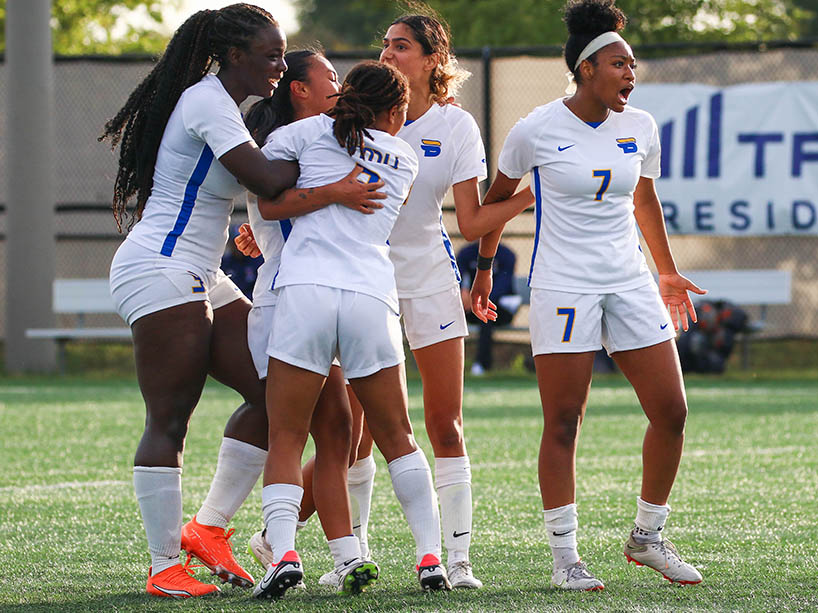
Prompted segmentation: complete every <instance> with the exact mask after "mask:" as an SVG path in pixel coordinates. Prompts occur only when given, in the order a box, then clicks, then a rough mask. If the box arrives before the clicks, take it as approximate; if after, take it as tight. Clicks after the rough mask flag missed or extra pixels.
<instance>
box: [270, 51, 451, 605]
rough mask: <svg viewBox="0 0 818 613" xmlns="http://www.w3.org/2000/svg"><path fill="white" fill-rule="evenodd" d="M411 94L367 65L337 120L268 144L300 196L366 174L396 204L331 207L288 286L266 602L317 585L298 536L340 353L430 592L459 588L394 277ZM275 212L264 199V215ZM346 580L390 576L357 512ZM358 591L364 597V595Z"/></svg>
mask: <svg viewBox="0 0 818 613" xmlns="http://www.w3.org/2000/svg"><path fill="white" fill-rule="evenodd" d="M407 101H408V86H407V83H406V79H405V78H404V77H403V76H402V75H401V74H400V73H399V72H398V71H397V70H395V69H394V68H391V67H389V66H385V65H383V64H380V63H377V62H363V63H361V64H358V65H357V66H356V67H355V68H353V70H352V71H351V72H350V73H349V75H347V78H346V80H345V82H344V86H343V88H342V91H341V94H340V96H339V98H338V100H337V102H336V105H335V107H334V108H333V109H332V111H330V114H331V117H328V116H326V115H319V116H317V117H310V118H307V119H304V120H302V121H299V122H295V123H293V124H290V125H289V126H284V127H282V128H280V129H279V130H277V131H276V132H275V133H274V135H273V138H272V140H271V141H270V142H269V143H267V144H266V145H265V146H264V149H263V151H264V153H265V155H267V156H269V157H271V158H272V159H286V160H297V161H298V162H299V165H300V168H301V175H300V177H299V180H298V184H297V186H298V187H301V188H307V189H308V188H310V187H312V186H318V185H325V184H327V183H329V182H331V181H333V180H337V179H338V178H339V177H338V175H339V174H340V175H341V176H343V175H345V174H347V173H348V172H349V171H350V170H351V169H352V168H353V167H354V166H355V165H356V163H357V164H358V165H360V166H361V167H363V169H364V170H363V173H362V174H365V175H367V176H368V177H369V178H370V179H371V180H380V179H383V181H384V182H385V184H386V185H385V190H386V193H387V198H386V199H385V200H384V205H385V206H384V208H383V209H381V210H379V211H378V212H377V214H376V215H372V216H363V215H352V214H350V213H349V212H348V210H347V209H345V208H343V207H340V206H332V205H331V206H329V207H324V208H321V209H320V210H317V211H315V212H312V213H309V214H307V215H303V216H301V217H298V218H297V219H296V220H295V222H294V223H293V226H292V230H291V232H290V235H289V237H288V239H287V241H286V243H285V244H284V248H283V250H282V253H281V264H280V267H279V271H278V274H277V275H276V277H275V280H274V287H275V288H276V290H277V291H278V294H279V295H278V301H277V304H276V314H275V317H274V318H273V326H272V330H271V334H270V342H269V345H268V347H267V354H268V355H269V356H270V361H269V365H268V369H267V372H268V379H267V392H268V393H267V408H268V420H269V423H270V429H269V447H268V456H267V463H266V465H265V470H264V483H265V486H264V489H263V491H262V505H263V513H264V523H265V528H266V538H267V541H268V543H269V545H270V546H271V548H272V551H273V561H272V564H271V565H270V567H269V569H268V570H267V573H266V574H265V576H264V578H263V579H262V580H261V581H260V582H259V584H258V585H257V586H256V589H255V590H254V595H255V596H257V597H258V598H280V597H281V596H282V595H283V594H284V592H285V591H286V590H287V589H288V588H289V587H292V586H293V585H295V584H296V583H297V582H298V581H299V580H300V579H301V578H302V576H303V571H302V566H301V560H300V558H299V556H298V554H297V553H296V551H295V531H296V524H297V521H298V511H299V505H300V502H301V497H302V493H303V490H302V488H301V465H300V460H301V454H302V452H303V448H304V442H305V440H306V436H307V432H308V430H309V425H310V421H311V418H312V414H313V409H314V406H315V402H316V400H317V398H318V394H319V393H320V391H321V388H322V387H323V385H324V380H325V378H326V376H327V374H328V373H329V370H330V367H331V363H332V360H333V357H334V356H335V355H336V353H337V354H338V356H339V358H340V361H341V363H342V364H343V365H344V372H345V374H346V376H347V377H348V378H349V380H350V384H351V385H352V387H353V389H354V390H355V393H356V395H357V397H358V398H360V400H361V403H362V405H363V407H364V411H365V413H366V415H367V417H368V418H369V426H370V429H371V432H372V434H373V437H374V439H375V442H376V444H377V445H378V447H379V449H380V450H381V452H382V453H383V454H384V457H385V458H386V460H387V462H388V463H389V472H390V475H391V477H392V483H393V487H394V489H395V493H396V495H397V497H398V500H399V501H400V503H401V506H402V507H403V511H404V514H405V516H406V518H407V522H408V523H409V526H410V528H411V530H412V533H413V535H414V537H415V544H416V555H417V571H418V578H419V581H420V584H421V586H422V587H423V588H424V589H445V588H448V587H449V584H448V581H447V579H446V571H445V569H444V568H443V566H442V564H441V563H440V521H439V516H438V513H437V504H436V500H435V495H434V489H433V487H432V481H431V472H430V470H429V465H428V463H427V462H426V459H425V456H424V455H423V452H422V451H421V450H420V449H419V448H418V447H417V444H416V443H415V441H414V437H413V435H412V428H411V424H410V423H409V415H408V407H407V393H406V384H405V379H404V373H403V345H402V340H401V335H400V325H399V322H398V301H397V293H396V290H395V279H394V270H393V267H392V264H391V262H390V261H389V258H388V255H387V254H388V245H387V239H388V237H389V233H390V231H391V229H392V226H393V225H394V223H395V220H396V219H397V217H398V213H399V212H400V210H401V206H402V205H403V203H404V202H405V199H406V196H407V195H408V193H409V189H410V188H411V184H412V182H413V181H414V179H415V176H416V174H417V159H416V157H415V155H414V153H413V152H412V150H411V148H409V146H408V145H407V144H406V143H405V142H404V141H402V140H400V139H398V138H395V137H394V134H395V133H396V132H397V131H398V130H399V129H400V126H401V125H403V122H404V121H405V119H406V106H407ZM275 208H276V204H275V202H272V203H271V202H267V201H264V200H259V210H260V212H261V214H262V216H263V217H265V218H274V217H276V216H277V212H276V211H275ZM343 510H344V511H346V513H345V517H344V518H343V519H344V521H345V522H346V526H347V534H348V535H349V536H348V537H346V538H345V539H343V540H344V543H343V549H344V551H343V554H344V556H345V557H347V558H348V562H347V564H346V566H348V567H353V566H354V568H352V570H351V572H350V573H349V574H348V575H347V578H346V579H345V581H349V582H352V583H355V584H357V586H356V587H357V588H358V589H360V588H363V587H365V586H366V585H367V584H368V583H370V582H371V580H372V579H374V577H375V576H376V575H377V567H376V566H375V565H374V564H373V563H371V562H367V561H363V560H362V556H361V550H360V546H359V542H358V539H357V538H355V537H354V536H353V535H352V527H351V524H350V518H349V513H348V510H347V509H343ZM350 591H358V590H357V589H352V590H350Z"/></svg>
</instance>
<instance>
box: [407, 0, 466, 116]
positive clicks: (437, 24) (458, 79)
mask: <svg viewBox="0 0 818 613" xmlns="http://www.w3.org/2000/svg"><path fill="white" fill-rule="evenodd" d="M409 7H410V8H412V9H422V10H423V12H424V13H426V12H429V13H431V12H433V11H431V9H429V8H428V7H425V5H423V4H421V3H417V2H415V3H409ZM395 24H403V25H405V26H406V27H408V28H409V29H410V30H411V31H412V35H413V36H414V37H415V40H417V42H418V43H420V46H421V47H422V48H423V53H425V54H426V55H431V54H433V53H437V55H438V58H439V60H438V63H437V65H436V66H435V67H434V70H432V74H431V75H429V91H430V97H431V101H432V102H437V103H438V104H443V103H445V102H446V100H448V99H449V98H450V97H452V96H457V92H458V90H459V89H460V86H461V85H462V84H463V83H464V82H465V81H466V79H468V78H469V77H470V76H471V73H470V72H469V71H468V70H465V69H463V68H461V67H460V66H459V65H458V63H457V58H456V57H455V56H454V52H453V51H452V48H451V42H450V41H451V36H450V34H449V26H448V25H447V24H446V22H445V21H443V20H442V18H440V17H437V16H435V17H432V16H430V15H426V14H416V15H403V16H402V17H398V18H397V19H396V20H395V21H393V22H392V24H391V25H395Z"/></svg>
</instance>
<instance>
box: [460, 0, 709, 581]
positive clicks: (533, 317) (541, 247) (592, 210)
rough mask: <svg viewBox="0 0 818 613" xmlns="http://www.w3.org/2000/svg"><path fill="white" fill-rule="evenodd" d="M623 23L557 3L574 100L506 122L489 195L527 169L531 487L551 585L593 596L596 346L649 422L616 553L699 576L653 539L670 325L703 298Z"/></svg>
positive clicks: (682, 415)
mask: <svg viewBox="0 0 818 613" xmlns="http://www.w3.org/2000/svg"><path fill="white" fill-rule="evenodd" d="M625 21H626V19H625V16H624V14H623V13H622V12H621V11H620V10H619V9H618V8H616V7H615V6H614V5H613V1H612V0H579V1H571V2H569V3H568V4H567V6H566V9H565V22H566V24H567V26H568V33H569V36H568V41H567V42H566V44H565V60H566V62H567V64H568V68H569V70H570V73H571V78H572V80H573V81H575V83H576V92H575V93H574V94H573V95H571V96H570V97H567V98H563V99H558V100H555V101H553V102H550V103H549V104H546V105H544V106H541V107H538V108H536V109H534V111H532V112H531V114H529V115H528V116H527V117H526V118H524V119H521V120H520V121H519V122H518V123H517V124H516V125H515V126H514V128H513V129H512V130H511V132H510V133H509V135H508V137H507V138H506V141H505V144H504V145H503V149H502V152H501V154H500V158H499V164H498V167H499V172H498V173H497V178H496V179H495V181H494V183H493V184H492V186H491V188H490V190H489V192H488V194H487V196H486V200H487V201H491V200H495V199H502V198H504V197H506V195H507V194H510V193H512V192H513V191H514V189H515V188H516V187H517V185H518V183H519V181H520V179H521V178H522V177H523V176H524V175H526V174H528V173H531V178H532V189H533V190H534V192H535V196H536V215H537V226H536V236H535V245H534V255H533V258H532V266H531V273H530V276H529V284H530V285H531V288H532V289H531V310H530V315H529V318H530V325H531V344H532V349H533V354H534V362H535V365H536V370H537V380H538V383H539V388H540V396H541V399H542V406H543V416H544V429H543V435H542V442H541V445H540V456H539V481H540V491H541V494H542V502H543V508H544V516H545V527H546V530H547V531H548V540H549V543H550V545H551V551H552V553H553V556H554V567H553V574H552V578H551V582H552V584H553V585H554V586H555V587H557V588H560V589H568V590H601V589H603V583H602V581H600V580H599V579H597V578H596V577H594V575H593V574H592V573H591V572H590V571H589V570H588V567H587V566H586V565H585V563H584V562H582V561H580V557H579V554H578V553H577V541H576V533H577V525H578V523H577V506H576V496H575V483H576V476H575V457H576V444H577V438H578V436H579V432H580V426H581V424H582V420H583V417H584V414H585V407H586V404H587V400H588V390H589V387H590V383H591V374H592V367H593V361H594V352H595V351H596V350H598V349H599V348H600V347H601V346H604V347H605V348H606V349H607V351H608V353H609V354H610V355H611V357H612V358H613V359H614V360H615V361H616V363H617V365H618V366H619V368H620V369H621V370H622V372H623V373H624V374H625V376H626V377H627V378H628V380H629V381H630V383H631V384H632V385H633V388H634V390H635V391H636V394H637V396H638V398H639V401H640V403H641V405H642V409H643V410H644V412H645V415H646V416H647V418H648V420H649V422H650V423H649V425H648V429H647V432H646V434H645V439H644V444H643V448H642V461H643V470H642V491H641V495H640V496H639V497H638V498H637V511H636V522H635V526H634V528H633V530H632V531H631V533H630V535H629V536H628V538H627V542H626V543H625V548H624V552H625V556H626V557H627V559H628V560H629V561H631V560H632V561H635V562H637V563H638V564H642V565H645V566H648V567H650V568H653V569H655V570H657V571H659V572H660V573H662V574H663V575H664V576H665V578H667V579H669V580H670V581H673V582H677V583H699V582H700V581H701V580H702V577H701V575H700V574H699V572H698V571H697V570H696V569H695V568H694V567H693V566H692V565H690V564H689V563H687V562H685V561H684V560H682V558H681V557H680V556H679V554H678V552H677V551H676V549H675V548H674V547H673V545H672V544H671V543H670V542H669V541H667V540H664V539H663V538H662V529H663V528H664V526H665V522H666V520H667V517H668V513H669V512H670V506H669V505H668V497H669V496H670V490H671V487H672V485H673V481H674V479H675V477H676V472H677V469H678V466H679V461H680V459H681V455H682V446H683V441H684V426H685V420H686V416H687V403H686V399H685V391H684V384H683V381H682V373H681V369H680V367H679V360H678V356H677V354H676V348H675V344H674V328H678V326H679V325H681V326H682V327H683V328H684V329H687V327H688V316H689V317H691V318H692V319H693V320H694V321H695V319H696V313H695V311H694V309H693V305H692V303H691V301H690V298H689V296H688V291H693V292H695V293H704V291H703V290H701V289H699V288H698V287H696V286H695V285H694V284H693V283H691V282H690V281H689V280H687V279H686V278H684V277H683V276H681V275H680V274H679V273H678V271H677V269H676V265H675V263H674V260H673V256H672V255H671V252H670V246H669V243H668V238H667V232H666V230H665V225H664V219H663V217H662V209H661V205H660V202H659V199H658V197H657V195H656V190H655V188H654V179H656V178H657V177H658V176H659V159H660V151H659V136H658V130H657V128H656V123H655V121H654V120H653V118H652V117H651V116H650V115H649V114H647V113H646V112H644V111H640V110H637V109H634V108H631V107H629V106H628V96H629V95H630V93H631V91H632V90H633V87H634V84H635V72H634V71H635V68H636V62H635V60H634V57H633V52H632V51H631V48H630V46H629V45H628V44H627V42H625V40H624V39H623V38H622V36H620V34H618V32H619V31H620V30H621V29H622V28H623V27H624V25H625ZM637 224H638V226H639V229H640V230H641V231H642V235H643V236H644V238H645V242H646V243H647V245H648V247H649V248H650V251H651V254H652V255H653V258H654V261H655V262H656V266H657V268H658V271H659V285H658V287H657V285H656V283H655V282H654V281H653V277H652V276H651V273H650V271H649V270H648V267H647V265H646V263H645V258H644V256H643V255H642V251H641V249H640V247H639V238H638V235H637V228H636V226H637ZM501 232H502V231H498V232H494V233H492V234H490V235H488V236H486V237H484V238H483V239H481V245H480V255H481V259H482V260H484V261H486V262H488V263H490V261H491V257H492V256H493V255H494V251H495V249H496V246H497V243H498V241H499V237H500V234H501ZM480 268H482V270H479V271H478V273H477V276H476V279H475V282H474V285H473V288H472V307H473V311H474V312H475V313H479V314H482V315H485V313H486V306H487V300H488V295H489V292H490V290H491V267H490V266H483V267H480ZM665 306H667V309H666V308H665ZM668 311H669V312H670V317H669V316H668Z"/></svg>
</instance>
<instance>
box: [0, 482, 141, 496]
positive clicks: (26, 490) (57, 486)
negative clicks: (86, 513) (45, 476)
mask: <svg viewBox="0 0 818 613" xmlns="http://www.w3.org/2000/svg"><path fill="white" fill-rule="evenodd" d="M116 485H128V486H130V485H131V482H130V481H66V482H64V483H50V484H47V485H7V486H5V487H0V494H12V495H14V494H34V493H36V492H48V491H53V490H67V489H71V488H89V487H111V486H116Z"/></svg>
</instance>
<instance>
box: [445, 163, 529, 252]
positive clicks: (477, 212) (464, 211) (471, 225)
mask: <svg viewBox="0 0 818 613" xmlns="http://www.w3.org/2000/svg"><path fill="white" fill-rule="evenodd" d="M495 183H496V181H495ZM512 193H513V192H512ZM452 194H453V195H454V208H455V213H456V214H457V225H458V227H459V228H460V233H461V234H462V235H463V238H465V239H466V240H467V241H474V240H477V239H478V238H480V237H481V236H485V235H486V234H488V233H489V232H491V231H492V230H496V229H497V228H499V227H501V226H502V225H503V224H505V223H506V222H507V221H509V220H510V219H513V218H514V217H516V216H517V215H519V214H520V213H521V212H522V211H524V210H525V209H527V208H528V207H529V206H531V205H532V204H534V194H532V193H531V190H529V189H524V190H521V191H520V192H518V193H517V194H515V195H514V196H512V197H509V198H503V199H501V200H496V201H489V200H488V198H486V201H485V202H484V203H483V204H482V205H481V204H480V192H479V191H478V188H477V179H476V178H474V179H469V180H467V181H461V182H460V183H455V184H454V185H453V186H452Z"/></svg>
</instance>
